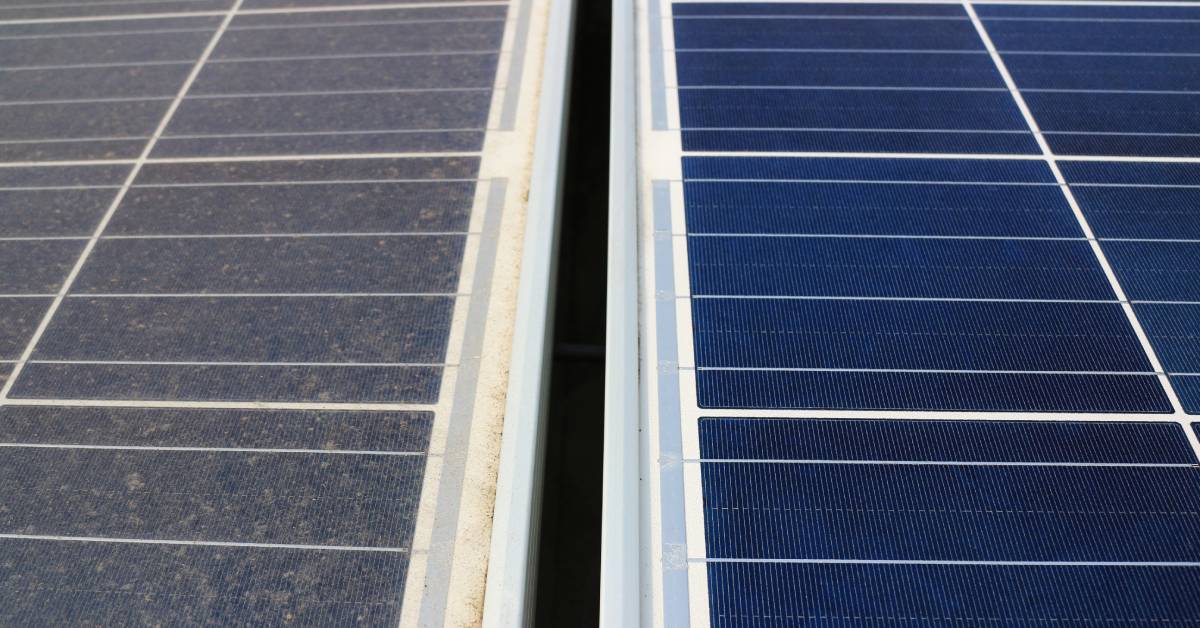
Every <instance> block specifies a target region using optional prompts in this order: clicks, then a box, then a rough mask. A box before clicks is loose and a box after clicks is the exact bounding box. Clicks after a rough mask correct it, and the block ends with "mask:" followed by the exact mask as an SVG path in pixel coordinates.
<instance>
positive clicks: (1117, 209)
mask: <svg viewBox="0 0 1200 628" xmlns="http://www.w3.org/2000/svg"><path fill="white" fill-rule="evenodd" d="M1071 192H1072V194H1073V195H1074V196H1075V200H1076V202H1078V203H1079V207H1080V209H1081V210H1083V214H1084V216H1085V217H1087V220H1088V224H1089V225H1090V226H1091V228H1092V232H1093V233H1095V234H1096V237H1099V238H1149V239H1188V240H1200V209H1197V208H1200V188H1179V187H1118V186H1107V185H1105V186H1091V185H1084V184H1074V185H1072V186H1071Z"/></svg>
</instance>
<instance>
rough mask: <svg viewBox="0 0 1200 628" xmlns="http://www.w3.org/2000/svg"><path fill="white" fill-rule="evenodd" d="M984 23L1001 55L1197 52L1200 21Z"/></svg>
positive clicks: (1033, 21) (992, 21)
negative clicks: (1027, 53) (1024, 52)
mask: <svg viewBox="0 0 1200 628" xmlns="http://www.w3.org/2000/svg"><path fill="white" fill-rule="evenodd" d="M984 26H985V27H986V28H987V32H988V35H990V36H991V39H992V42H993V43H995V45H996V49H997V50H999V51H1000V52H1001V53H1002V54H1003V53H1007V52H1009V51H1027V52H1047V51H1053V52H1153V53H1197V52H1200V23H1197V22H1196V21H1194V20H1193V21H1190V22H1186V21H1147V22H1121V21H1108V20H984ZM1006 56H1007V55H1006Z"/></svg>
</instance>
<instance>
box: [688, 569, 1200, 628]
mask: <svg viewBox="0 0 1200 628" xmlns="http://www.w3.org/2000/svg"><path fill="white" fill-rule="evenodd" d="M1198 588H1200V568H1197V567H1188V566H1180V567H1157V566H1124V565H1122V566H1104V565H1032V566H1030V565H895V564H892V565H880V564H875V565H865V564H797V563H752V564H746V563H710V564H709V565H708V594H709V605H710V610H711V620H712V625H713V626H716V627H718V628H743V627H744V628H751V627H754V628H764V627H768V626H795V625H822V626H918V625H921V626H924V625H930V626H937V625H964V626H973V625H1004V626H1017V627H1020V628H1040V627H1044V626H1047V625H1059V624H1062V625H1079V626H1103V625H1134V626H1152V625H1164V626H1176V625H1188V624H1191V623H1193V622H1194V620H1195V618H1196V617H1197V616H1200V596H1196V595H1191V594H1190V592H1192V591H1196V590H1197V589H1198Z"/></svg>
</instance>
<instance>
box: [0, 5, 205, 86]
mask: <svg viewBox="0 0 1200 628" xmlns="http://www.w3.org/2000/svg"><path fill="white" fill-rule="evenodd" d="M2 15H3V12H2V11H0V16H2ZM136 24H137V27H144V26H145V23H142V22H138V23H136ZM216 28H217V24H216V23H215V22H214V23H213V24H212V25H211V29H206V30H195V31H188V32H167V33H153V34H152V33H139V34H135V35H122V34H99V35H91V36H80V37H70V38H59V37H54V36H48V37H46V38H43V39H7V40H5V39H0V59H4V65H5V67H6V68H10V69H11V68H20V67H45V66H62V65H86V66H94V65H98V64H115V63H131V64H137V63H162V62H179V63H184V64H194V63H195V62H196V60H197V59H199V58H200V53H201V52H202V51H203V50H204V47H205V46H206V45H208V42H209V40H211V39H212V36H213V33H215V32H216ZM190 70H191V67H188V71H190Z"/></svg>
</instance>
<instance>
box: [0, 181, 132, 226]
mask: <svg viewBox="0 0 1200 628" xmlns="http://www.w3.org/2000/svg"><path fill="white" fill-rule="evenodd" d="M116 195H117V188H116V186H114V187H110V188H80V189H58V190H44V189H43V190H37V189H26V190H12V189H9V190H0V233H3V234H4V235H6V236H9V237H13V236H22V237H30V236H33V237H36V236H81V237H89V236H91V235H92V232H93V231H95V229H96V225H97V224H99V222H100V218H101V217H102V216H103V215H104V212H105V211H107V210H108V206H109V205H110V204H111V203H112V200H113V198H114V197H116Z"/></svg>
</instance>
